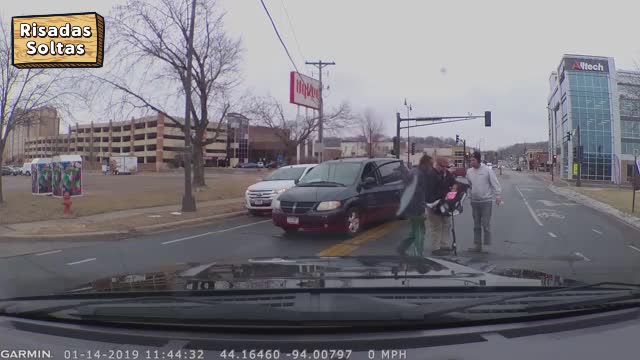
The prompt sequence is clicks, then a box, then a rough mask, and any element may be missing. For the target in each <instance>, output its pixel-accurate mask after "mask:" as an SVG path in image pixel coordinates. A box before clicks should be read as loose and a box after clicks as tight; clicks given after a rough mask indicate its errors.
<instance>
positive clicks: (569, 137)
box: [567, 131, 571, 141]
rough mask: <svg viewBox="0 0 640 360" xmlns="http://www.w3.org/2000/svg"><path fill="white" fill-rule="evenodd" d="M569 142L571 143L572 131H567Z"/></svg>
mask: <svg viewBox="0 0 640 360" xmlns="http://www.w3.org/2000/svg"><path fill="white" fill-rule="evenodd" d="M567 141H571V131H567Z"/></svg>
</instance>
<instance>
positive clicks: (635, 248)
mask: <svg viewBox="0 0 640 360" xmlns="http://www.w3.org/2000/svg"><path fill="white" fill-rule="evenodd" d="M629 247H630V248H632V249H633V250H635V251H637V252H640V249H638V248H637V247H635V246H633V245H629Z"/></svg>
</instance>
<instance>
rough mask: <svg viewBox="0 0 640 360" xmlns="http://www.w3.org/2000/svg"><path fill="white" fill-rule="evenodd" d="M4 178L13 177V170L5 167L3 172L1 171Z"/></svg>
mask: <svg viewBox="0 0 640 360" xmlns="http://www.w3.org/2000/svg"><path fill="white" fill-rule="evenodd" d="M0 173H1V174H2V176H6V175H13V170H12V169H11V168H10V167H8V166H3V167H2V170H0Z"/></svg>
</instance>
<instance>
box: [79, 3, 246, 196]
mask: <svg viewBox="0 0 640 360" xmlns="http://www.w3.org/2000/svg"><path fill="white" fill-rule="evenodd" d="M190 3H191V1H189V0H160V1H159V2H158V3H157V4H155V3H154V4H152V3H147V2H144V1H141V0H130V1H129V2H127V3H126V4H125V5H121V6H116V7H115V8H114V12H113V16H112V17H111V18H110V20H111V21H112V22H113V23H112V24H111V25H112V26H113V29H114V30H113V32H114V40H113V41H114V44H115V45H114V46H113V47H112V48H111V49H108V52H107V54H108V55H109V54H110V55H111V56H112V57H113V60H114V61H115V60H116V59H117V62H118V64H119V65H118V66H117V67H115V68H113V69H110V71H109V72H108V73H107V74H105V75H96V74H91V75H90V76H92V77H93V78H94V79H96V80H98V82H99V83H100V84H101V85H104V84H106V85H108V86H109V87H110V88H111V89H113V90H115V94H116V96H115V97H113V96H112V97H111V99H110V101H109V104H108V105H109V106H110V107H114V106H115V107H116V108H119V109H126V108H128V109H130V110H138V109H148V110H153V111H156V112H159V113H162V114H164V115H165V116H166V118H167V119H169V120H170V121H172V122H174V123H176V124H178V125H179V126H180V127H182V129H183V131H184V134H185V136H191V139H192V144H193V153H192V154H193V165H194V166H193V173H194V177H193V185H194V186H205V179H204V156H203V152H204V149H205V148H206V146H207V145H209V144H212V143H214V142H215V141H216V139H217V137H218V135H219V134H220V133H221V130H222V127H223V124H224V119H225V117H226V115H227V113H228V112H229V111H230V110H231V109H232V107H234V104H233V103H232V101H231V97H232V91H233V89H234V88H235V87H236V85H238V84H239V81H240V77H239V76H240V74H239V72H240V68H239V67H240V63H241V57H242V56H241V55H242V47H241V43H240V40H239V39H233V38H231V37H230V36H229V35H228V34H227V33H226V31H225V29H224V23H223V19H224V13H223V12H222V11H221V10H219V9H218V4H217V2H216V1H212V0H200V1H197V3H196V12H197V16H196V20H195V23H194V26H195V36H194V39H193V68H192V71H191V74H192V81H191V88H192V94H193V96H192V100H191V103H190V104H189V108H190V112H191V119H192V120H191V121H192V129H186V128H185V126H184V121H183V120H182V119H180V118H177V117H174V116H171V115H170V112H171V111H170V110H171V109H174V108H176V107H179V105H177V104H178V103H179V101H178V100H177V99H184V96H185V89H186V88H188V87H187V76H186V74H187V66H188V65H187V48H188V41H189V22H190V19H189V17H190V16H189V12H190V11H189V9H190V6H191V5H190ZM94 90H95V89H94ZM163 93H164V95H159V94H163ZM94 94H100V95H101V96H102V95H104V93H103V92H102V91H100V88H99V89H98V91H96V92H94ZM163 96H164V97H163ZM172 106H173V108H172ZM210 124H215V126H214V129H213V134H207V128H208V127H209V125H210Z"/></svg>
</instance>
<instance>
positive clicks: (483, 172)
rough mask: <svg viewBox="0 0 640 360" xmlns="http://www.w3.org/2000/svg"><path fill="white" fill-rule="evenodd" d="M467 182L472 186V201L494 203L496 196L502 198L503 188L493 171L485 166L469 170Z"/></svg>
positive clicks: (481, 165)
mask: <svg viewBox="0 0 640 360" xmlns="http://www.w3.org/2000/svg"><path fill="white" fill-rule="evenodd" d="M467 180H469V183H470V184H471V201H472V202H482V201H493V199H494V197H495V196H500V193H501V192H502V188H501V187H500V183H499V182H498V178H497V177H496V174H495V173H494V172H493V169H491V168H490V167H488V166H487V165H485V164H480V167H479V168H477V169H476V168H473V167H470V168H469V169H467Z"/></svg>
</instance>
